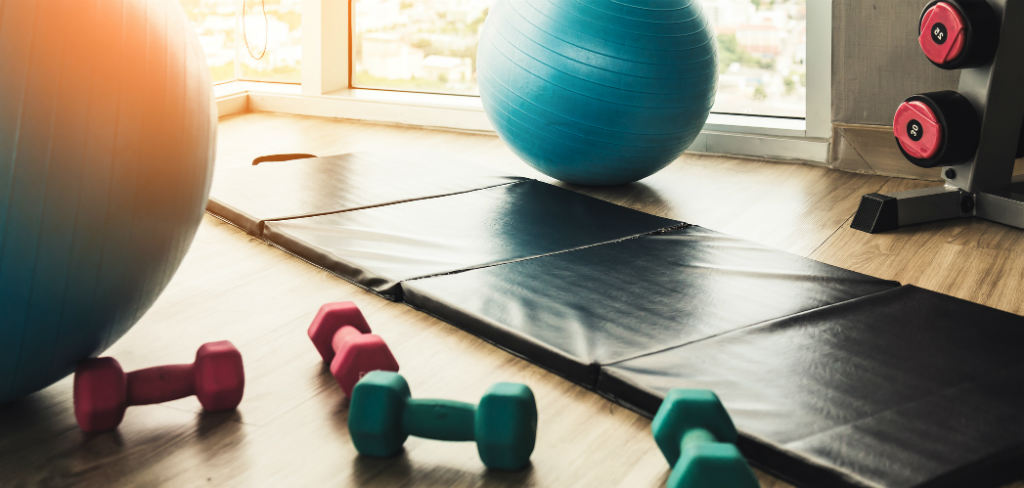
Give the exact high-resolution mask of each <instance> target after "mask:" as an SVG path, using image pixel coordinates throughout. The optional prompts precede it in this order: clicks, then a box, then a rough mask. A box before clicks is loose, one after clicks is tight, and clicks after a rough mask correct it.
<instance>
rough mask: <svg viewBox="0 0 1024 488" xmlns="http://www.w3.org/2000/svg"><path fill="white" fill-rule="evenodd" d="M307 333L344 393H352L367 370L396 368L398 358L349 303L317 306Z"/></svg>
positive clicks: (394, 369)
mask: <svg viewBox="0 0 1024 488" xmlns="http://www.w3.org/2000/svg"><path fill="white" fill-rule="evenodd" d="M308 333H309V338H310V340H312V341H313V345H314V346H316V350H317V351H318V352H319V353H320V357H322V358H323V360H324V362H325V363H328V364H330V370H331V374H332V375H334V379H336V380H337V381H338V386H340V387H341V389H342V391H344V392H345V395H346V396H351V395H352V388H354V387H355V386H356V383H357V382H359V379H360V378H362V377H363V375H365V374H366V373H369V372H370V371H375V370H384V371H398V361H396V360H395V356H394V355H393V354H391V350H390V349H388V345H387V344H385V343H384V339H381V337H380V336H378V335H376V334H373V333H371V331H370V326H369V325H368V324H367V323H366V319H365V318H363V313H362V312H360V311H359V307H357V306H356V304H354V303H352V302H336V303H328V304H326V305H324V306H322V307H320V311H319V312H317V314H316V317H315V318H314V319H313V323H312V324H310V325H309V331H308Z"/></svg>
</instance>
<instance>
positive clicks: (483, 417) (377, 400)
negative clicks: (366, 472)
mask: <svg viewBox="0 0 1024 488" xmlns="http://www.w3.org/2000/svg"><path fill="white" fill-rule="evenodd" d="M348 431H349V433H350V434H351V435H352V443H353V444H355V446H356V450H357V451H359V453H360V454H362V455H365V456H375V457H390V456H394V455H396V454H398V452H399V451H401V449H402V444H404V443H405V439H406V438H407V437H408V436H410V435H413V436H417V437H426V438H430V439H438V440H443V441H473V440H475V441H476V447H477V452H479V453H480V459H481V460H483V462H484V464H485V465H486V466H487V467H488V468H491V469H507V470H516V469H522V468H524V467H526V465H527V464H529V462H530V454H531V453H532V452H533V445H534V442H535V441H536V438H537V403H536V402H535V401H534V398H533V392H532V391H530V388H529V387H527V386H526V385H521V384H518V383H498V384H495V385H494V386H491V388H490V389H489V390H487V393H486V394H484V397H483V399H482V400H480V405H472V404H469V403H464V402H456V401H451V400H414V399H412V398H411V395H410V393H409V384H408V383H406V382H405V378H402V376H401V375H400V374H398V373H393V372H390V371H372V372H370V373H368V374H367V375H366V376H364V377H363V379H361V380H360V381H359V383H357V384H356V387H355V389H353V390H352V401H351V404H350V406H349V412H348Z"/></svg>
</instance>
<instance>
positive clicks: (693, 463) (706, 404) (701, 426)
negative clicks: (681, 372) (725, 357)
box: [651, 389, 758, 488]
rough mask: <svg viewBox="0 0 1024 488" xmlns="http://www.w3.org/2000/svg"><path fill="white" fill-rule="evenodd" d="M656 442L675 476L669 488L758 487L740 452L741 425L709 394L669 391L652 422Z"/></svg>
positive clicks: (670, 480)
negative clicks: (733, 422) (738, 443)
mask: <svg viewBox="0 0 1024 488" xmlns="http://www.w3.org/2000/svg"><path fill="white" fill-rule="evenodd" d="M651 430H652V431H654V441H655V442H657V443H658V448H659V449H661V453H662V454H664V455H665V459H667V460H668V463H669V465H671V466H672V474H670V475H669V477H668V483H667V484H666V486H668V487H669V488H711V487H726V486H727V487H730V488H746V487H757V486H758V483H757V477H755V476H754V472H753V471H752V470H751V469H750V466H749V465H748V464H747V461H746V459H744V458H743V455H742V454H740V451H739V449H736V445H735V442H736V437H737V434H736V427H735V426H733V424H732V419H730V418H729V413H728V412H726V411H725V407H724V406H722V402H721V401H719V400H718V396H717V395H715V394H714V392H711V391H709V390H682V389H676V390H672V391H669V392H668V395H666V396H665V400H664V401H663V402H662V403H661V407H660V408H658V413H657V414H656V415H655V416H654V421H653V422H652V423H651Z"/></svg>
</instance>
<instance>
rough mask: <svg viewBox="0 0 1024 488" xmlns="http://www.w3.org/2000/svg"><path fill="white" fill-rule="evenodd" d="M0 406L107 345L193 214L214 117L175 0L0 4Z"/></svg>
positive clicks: (184, 244) (158, 277)
mask: <svg viewBox="0 0 1024 488" xmlns="http://www.w3.org/2000/svg"><path fill="white" fill-rule="evenodd" d="M0 72H2V73H3V75H2V76H0V403H7V402H10V401H13V400H16V399H18V398H20V397H23V396H24V395H27V394H28V393H31V392H33V391H36V390H38V389H40V388H43V387H45V386H47V385H49V384H51V383H53V382H54V381H56V380H58V379H60V378H62V377H64V376H66V375H67V374H68V373H70V372H71V371H72V370H73V368H74V366H75V363H76V362H77V361H78V360H80V359H83V358H86V357H89V356H91V355H94V354H96V353H98V352H101V351H102V350H104V349H106V348H107V347H108V346H109V345H110V344H112V343H113V342H114V341H116V340H117V339H118V338H119V337H120V336H121V335H122V334H124V333H125V332H126V331H127V330H128V329H129V328H130V327H131V326H132V325H133V324H134V323H135V322H136V320H137V319H139V317H140V316H141V315H142V314H143V313H144V312H145V311H146V310H147V309H148V308H149V306H150V305H151V304H152V303H153V301H154V300H155V299H156V297H157V296H158V295H159V294H160V292H161V291H162V290H163V288H164V286H165V285H166V284H167V282H168V281H169V280H170V278H171V275H173V274H174V272H175V270H176V268H177V267H178V264H179V263H180V262H181V259H182V257H183V256H184V254H185V252H186V250H187V249H188V247H189V245H190V243H191V241H192V238H193V236H194V235H195V232H196V229H197V227H198V225H199V222H200V219H201V218H202V214H203V209H204V207H205V204H206V197H207V194H208V193H209V187H210V178H211V174H212V164H213V163H212V161H213V153H214V137H215V136H214V131H215V127H216V126H215V123H216V120H215V111H214V109H213V106H212V102H213V99H212V87H211V83H210V73H209V68H208V67H207V64H206V61H205V58H204V56H203V52H202V50H201V47H200V45H199V38H198V36H197V35H196V34H195V32H194V31H193V30H192V29H191V26H190V25H189V23H188V21H187V19H186V18H185V16H184V13H183V12H182V11H181V7H180V6H179V5H178V2H177V1H173V0H148V1H147V0H31V1H30V0H15V1H6V2H4V1H0Z"/></svg>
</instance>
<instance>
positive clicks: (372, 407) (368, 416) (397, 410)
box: [348, 371, 411, 457]
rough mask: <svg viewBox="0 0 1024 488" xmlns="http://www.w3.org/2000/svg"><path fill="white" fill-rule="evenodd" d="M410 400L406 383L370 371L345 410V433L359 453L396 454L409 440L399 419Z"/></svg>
mask: <svg viewBox="0 0 1024 488" xmlns="http://www.w3.org/2000/svg"><path fill="white" fill-rule="evenodd" d="M410 397H411V393H410V392H409V384H408V383H406V381H405V378H402V375H400V374H397V373H392V372H388V371H372V372H370V373H368V374H367V375H366V376H364V377H363V379H362V380H360V381H359V383H357V384H356V386H355V388H354V389H353V390H352V402H351V404H350V406H349V410H348V432H349V434H350V435H351V436H352V444H354V445H355V447H356V450H357V451H359V453H360V454H363V455H366V456H375V457H390V456H394V455H395V454H398V452H399V451H400V450H401V449H402V444H404V443H405V439H406V438H408V437H409V435H408V434H407V433H406V431H405V428H404V427H403V421H402V418H403V414H404V411H405V405H406V403H408V402H409V400H410Z"/></svg>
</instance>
